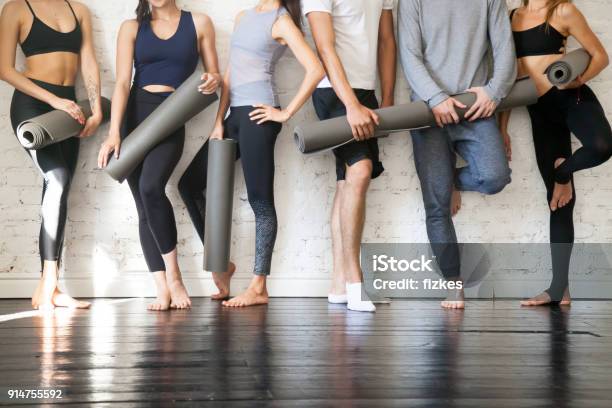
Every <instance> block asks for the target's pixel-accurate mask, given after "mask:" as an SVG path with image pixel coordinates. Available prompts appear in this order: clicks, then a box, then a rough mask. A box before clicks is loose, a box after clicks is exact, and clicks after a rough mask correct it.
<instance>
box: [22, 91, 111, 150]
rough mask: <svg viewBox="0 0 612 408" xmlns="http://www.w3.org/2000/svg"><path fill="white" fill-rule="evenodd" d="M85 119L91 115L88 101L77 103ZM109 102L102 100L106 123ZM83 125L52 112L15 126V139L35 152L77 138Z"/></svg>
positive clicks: (61, 112)
mask: <svg viewBox="0 0 612 408" xmlns="http://www.w3.org/2000/svg"><path fill="white" fill-rule="evenodd" d="M77 105H79V107H80V108H81V110H82V111H83V114H84V115H85V117H86V118H88V117H90V116H91V115H92V112H91V106H90V104H89V101H80V102H78V103H77ZM110 105H111V103H110V101H109V100H108V99H106V98H102V117H103V122H106V121H107V120H108V118H109V117H110ZM83 128H84V125H81V124H80V123H79V122H77V121H76V120H74V119H73V118H72V117H71V116H70V115H69V114H68V113H66V112H64V111H62V110H54V111H51V112H48V113H45V114H43V115H40V116H36V117H35V118H32V119H28V120H26V121H23V122H21V123H20V124H19V126H17V139H18V140H19V143H21V145H22V146H23V147H25V148H26V149H30V150H37V149H42V148H43V147H46V146H49V145H52V144H54V143H58V142H61V141H63V140H66V139H69V138H71V137H74V136H77V135H78V134H79V133H81V131H82V130H83Z"/></svg>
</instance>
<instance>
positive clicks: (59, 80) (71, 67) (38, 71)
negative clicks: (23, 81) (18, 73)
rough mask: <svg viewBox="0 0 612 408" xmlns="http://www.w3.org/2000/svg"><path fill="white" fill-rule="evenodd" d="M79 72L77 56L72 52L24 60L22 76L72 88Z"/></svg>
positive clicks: (35, 56) (54, 53)
mask: <svg viewBox="0 0 612 408" xmlns="http://www.w3.org/2000/svg"><path fill="white" fill-rule="evenodd" d="M78 70H79V56H78V55H77V54H75V53H72V52H51V53H48V54H38V55H32V56H31V57H28V58H26V68H25V70H24V71H23V74H24V75H25V76H26V77H28V78H31V79H37V80H39V81H43V82H47V83H50V84H54V85H62V86H73V85H74V83H75V81H76V76H77V73H78Z"/></svg>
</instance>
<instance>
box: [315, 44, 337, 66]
mask: <svg viewBox="0 0 612 408" xmlns="http://www.w3.org/2000/svg"><path fill="white" fill-rule="evenodd" d="M318 51H319V56H320V57H321V62H323V64H326V62H327V61H329V60H330V59H331V58H332V57H333V56H334V54H335V52H336V50H335V48H334V46H333V45H332V46H329V45H325V46H322V47H320V48H319V49H318Z"/></svg>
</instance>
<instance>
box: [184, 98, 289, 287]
mask: <svg viewBox="0 0 612 408" xmlns="http://www.w3.org/2000/svg"><path fill="white" fill-rule="evenodd" d="M253 109H254V108H253V107H252V106H239V107H232V108H231V113H230V115H229V117H228V118H227V120H226V121H225V136H224V137H225V138H227V139H233V140H235V141H237V142H238V157H237V159H238V158H240V159H241V161H242V169H243V171H244V180H245V183H246V188H247V194H248V196H249V203H250V204H251V208H252V209H253V212H254V213H255V267H254V269H253V273H254V274H255V275H264V276H265V275H269V274H270V266H271V263H272V251H273V250H274V243H275V242H276V231H277V228H278V227H277V225H278V224H277V219H276V208H275V206H274V146H275V144H276V137H277V136H278V134H279V132H280V130H281V127H282V125H281V124H280V123H276V122H267V123H264V124H262V125H257V124H256V123H255V122H253V121H251V119H250V117H249V113H250V112H251V111H252V110H253ZM207 167H208V141H207V142H206V143H205V144H204V146H202V148H201V149H200V151H199V152H198V153H197V154H196V156H195V158H194V159H193V161H192V162H191V164H190V165H189V167H188V168H187V170H185V174H183V177H181V180H180V182H179V191H180V193H181V197H182V198H183V201H184V202H185V205H186V206H187V211H188V212H189V216H190V217H191V220H192V222H193V225H194V226H195V227H196V230H197V231H198V234H199V235H200V238H201V239H202V241H204V210H205V208H206V205H205V201H204V199H205V191H206V170H207Z"/></svg>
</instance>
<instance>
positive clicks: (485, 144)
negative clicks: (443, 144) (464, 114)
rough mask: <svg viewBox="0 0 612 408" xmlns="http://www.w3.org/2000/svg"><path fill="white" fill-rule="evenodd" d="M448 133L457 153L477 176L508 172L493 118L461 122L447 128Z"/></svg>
mask: <svg viewBox="0 0 612 408" xmlns="http://www.w3.org/2000/svg"><path fill="white" fill-rule="evenodd" d="M448 132H449V135H450V139H451V141H452V142H453V145H454V148H455V150H456V151H457V153H458V154H459V155H460V156H461V157H462V158H463V159H464V160H465V161H466V162H467V163H468V165H469V166H470V169H473V170H475V171H476V172H477V173H478V174H479V175H486V174H488V173H490V174H500V173H503V172H507V171H508V169H509V166H508V159H507V158H506V152H505V149H504V142H503V138H502V136H501V132H500V130H499V127H498V125H497V121H496V120H495V118H494V117H493V118H488V119H481V120H477V121H475V122H467V121H463V122H461V123H459V124H457V125H452V126H449V128H448Z"/></svg>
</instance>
